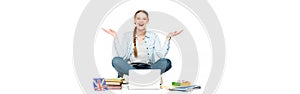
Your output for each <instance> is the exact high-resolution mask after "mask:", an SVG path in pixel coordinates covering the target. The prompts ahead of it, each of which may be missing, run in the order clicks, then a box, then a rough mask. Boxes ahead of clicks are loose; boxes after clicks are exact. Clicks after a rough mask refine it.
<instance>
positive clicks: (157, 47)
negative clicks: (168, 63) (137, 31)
mask: <svg viewBox="0 0 300 94" xmlns="http://www.w3.org/2000/svg"><path fill="white" fill-rule="evenodd" d="M136 39H137V38H136ZM124 40H126V41H124ZM123 41H124V42H121V43H122V44H123V45H124V46H126V47H124V46H122V44H121V43H120V40H119V38H118V37H117V38H115V40H114V48H115V50H116V53H117V56H118V57H123V59H124V60H125V61H127V62H128V61H129V60H130V56H131V55H133V48H134V46H133V45H134V44H133V32H128V33H125V35H124V37H123ZM136 41H138V40H136ZM144 42H145V43H146V44H147V48H146V49H147V50H148V51H147V52H148V53H147V55H148V58H149V63H150V64H153V63H155V55H156V56H157V57H159V58H165V57H166V55H167V53H168V51H169V48H170V42H169V41H168V40H166V41H165V42H164V44H163V46H161V44H160V40H159V37H158V35H157V34H156V33H154V32H151V31H146V36H145V38H144Z"/></svg>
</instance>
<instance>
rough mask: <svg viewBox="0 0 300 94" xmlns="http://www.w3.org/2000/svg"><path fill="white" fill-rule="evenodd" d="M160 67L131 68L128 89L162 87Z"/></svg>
mask: <svg viewBox="0 0 300 94" xmlns="http://www.w3.org/2000/svg"><path fill="white" fill-rule="evenodd" d="M160 77H161V75H160V69H130V70H129V79H128V80H129V81H128V89H140V90H145V89H160Z"/></svg>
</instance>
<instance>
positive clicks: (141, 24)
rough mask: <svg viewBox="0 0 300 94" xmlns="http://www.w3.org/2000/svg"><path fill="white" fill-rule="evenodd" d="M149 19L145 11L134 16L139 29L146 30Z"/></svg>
mask: <svg viewBox="0 0 300 94" xmlns="http://www.w3.org/2000/svg"><path fill="white" fill-rule="evenodd" d="M148 21H149V19H148V16H147V15H146V14H145V13H143V12H140V13H138V14H136V17H135V18H134V23H135V26H136V27H137V29H138V31H144V30H146V25H147V24H148Z"/></svg>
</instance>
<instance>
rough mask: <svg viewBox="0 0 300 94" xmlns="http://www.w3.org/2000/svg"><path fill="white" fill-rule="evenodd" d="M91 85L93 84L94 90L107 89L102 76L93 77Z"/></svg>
mask: <svg viewBox="0 0 300 94" xmlns="http://www.w3.org/2000/svg"><path fill="white" fill-rule="evenodd" d="M93 85H94V90H95V91H105V90H108V88H107V85H106V82H105V79H104V78H94V80H93Z"/></svg>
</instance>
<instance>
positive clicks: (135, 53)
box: [133, 10, 149, 57]
mask: <svg viewBox="0 0 300 94" xmlns="http://www.w3.org/2000/svg"><path fill="white" fill-rule="evenodd" d="M140 12H142V13H145V14H146V15H147V18H148V19H149V17H148V12H147V11H145V10H138V11H137V12H135V14H134V19H135V17H136V15H137V14H138V13H140ZM134 24H135V23H134ZM136 29H137V28H136V26H135V27H134V31H133V45H134V47H133V53H134V57H137V56H138V53H137V48H136V37H135V35H136Z"/></svg>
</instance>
